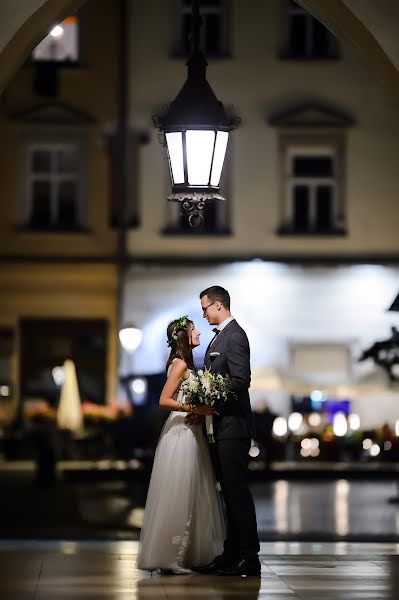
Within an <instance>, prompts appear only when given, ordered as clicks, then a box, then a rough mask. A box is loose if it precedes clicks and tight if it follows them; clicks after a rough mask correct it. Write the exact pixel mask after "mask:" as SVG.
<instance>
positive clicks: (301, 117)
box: [269, 104, 354, 129]
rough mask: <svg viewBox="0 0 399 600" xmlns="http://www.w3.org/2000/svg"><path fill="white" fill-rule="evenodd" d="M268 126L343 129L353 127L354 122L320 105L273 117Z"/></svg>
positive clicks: (348, 117)
mask: <svg viewBox="0 0 399 600" xmlns="http://www.w3.org/2000/svg"><path fill="white" fill-rule="evenodd" d="M269 123H270V125H272V126H273V127H279V128H281V129H283V128H288V127H290V128H291V127H307V128H313V127H331V128H337V129H339V128H343V127H350V126H352V125H354V120H353V119H352V117H350V116H348V115H344V114H343V113H339V112H337V111H335V110H332V109H330V108H326V107H323V106H320V105H315V104H314V105H313V104H309V105H305V106H301V107H297V108H294V109H290V110H288V111H284V112H281V113H278V114H276V115H273V116H272V117H271V118H270V119H269Z"/></svg>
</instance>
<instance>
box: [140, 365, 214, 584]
mask: <svg viewBox="0 0 399 600" xmlns="http://www.w3.org/2000/svg"><path fill="white" fill-rule="evenodd" d="M192 376H193V375H192V373H191V371H190V377H192ZM179 394H180V392H179ZM179 394H175V399H178V398H179ZM185 417H186V413H182V412H178V411H173V412H171V413H170V415H169V417H168V419H167V421H166V422H165V425H164V427H163V429H162V432H161V435H160V438H159V441H158V446H157V449H156V452H155V459H154V466H153V469H152V474H151V481H150V486H149V488H148V495H147V502H146V507H145V512H144V523H143V527H142V530H141V536H140V545H139V555H138V559H137V567H138V568H139V569H143V570H147V571H153V570H156V569H167V570H172V571H173V572H174V573H176V574H188V573H191V570H190V566H194V565H205V564H207V563H209V562H210V561H211V560H212V559H213V558H214V557H215V556H217V555H219V554H221V552H222V550H223V541H224V538H225V526H224V520H223V513H222V507H221V502H220V497H219V494H218V492H217V490H216V481H215V476H214V472H213V468H212V463H211V459H210V455H209V448H208V442H207V441H206V439H205V438H204V436H203V433H202V426H201V425H186V423H185Z"/></svg>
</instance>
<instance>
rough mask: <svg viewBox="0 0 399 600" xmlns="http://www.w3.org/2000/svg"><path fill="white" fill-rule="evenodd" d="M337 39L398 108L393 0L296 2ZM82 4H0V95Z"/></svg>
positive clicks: (398, 38)
mask: <svg viewBox="0 0 399 600" xmlns="http://www.w3.org/2000/svg"><path fill="white" fill-rule="evenodd" d="M297 1H298V2H299V3H300V4H302V6H304V7H305V8H306V9H307V10H308V11H309V12H310V13H312V14H313V15H314V16H315V17H317V18H318V19H319V20H320V21H322V22H323V23H324V24H325V25H326V26H327V27H328V28H329V29H331V30H332V31H333V32H334V33H335V34H336V35H337V36H338V37H340V38H341V39H344V40H346V41H348V42H349V43H352V44H353V45H354V46H355V47H357V48H358V50H359V51H360V52H361V54H362V55H363V56H364V58H365V59H366V60H367V61H368V62H369V64H370V66H371V67H372V68H373V69H374V70H375V71H376V72H377V74H378V76H379V77H380V78H381V79H382V80H383V81H384V82H385V84H386V85H387V86H388V88H389V89H390V90H391V92H392V93H393V95H394V96H395V98H396V100H397V102H398V105H399V35H398V32H399V26H398V23H399V2H395V1H394V0H378V2H376V0H297ZM84 2H85V0H2V2H1V3H0V91H1V90H2V89H3V88H4V86H5V85H6V84H7V83H8V81H9V80H10V78H11V77H12V76H13V75H14V74H15V73H16V71H17V70H18V69H19V67H20V66H21V65H22V63H23V62H24V61H25V60H26V58H27V56H28V55H29V53H30V52H31V51H32V49H33V48H34V47H35V45H36V44H37V43H38V42H39V41H40V40H41V38H42V37H43V32H46V31H48V29H49V28H50V26H51V25H52V24H53V23H55V22H58V21H60V20H61V19H63V18H64V17H65V16H67V15H68V14H70V13H71V12H73V11H75V10H76V9H77V8H79V7H80V6H81V5H82V4H84Z"/></svg>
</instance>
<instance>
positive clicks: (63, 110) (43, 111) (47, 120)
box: [10, 102, 95, 125]
mask: <svg viewBox="0 0 399 600" xmlns="http://www.w3.org/2000/svg"><path fill="white" fill-rule="evenodd" d="M10 116H11V118H12V119H14V120H16V121H20V122H22V123H29V124H31V125H35V124H40V125H41V124H47V125H85V124H87V123H94V121H95V119H94V117H92V116H91V115H90V114H88V113H85V112H83V111H80V110H77V109H76V108H73V107H71V106H68V105H66V104H60V103H59V102H57V103H56V102H52V103H47V104H42V105H40V106H35V107H33V108H28V109H26V110H23V111H20V112H17V113H14V114H12V115H10Z"/></svg>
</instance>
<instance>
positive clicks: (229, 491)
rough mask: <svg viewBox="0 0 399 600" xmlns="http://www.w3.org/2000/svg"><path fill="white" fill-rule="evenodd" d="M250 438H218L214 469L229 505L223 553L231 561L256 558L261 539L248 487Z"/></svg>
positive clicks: (226, 503)
mask: <svg viewBox="0 0 399 600" xmlns="http://www.w3.org/2000/svg"><path fill="white" fill-rule="evenodd" d="M250 445H251V442H250V440H249V439H227V440H217V441H216V443H215V459H216V462H217V465H215V466H216V468H215V471H216V474H217V476H218V478H219V481H220V485H221V488H222V494H223V499H224V502H225V505H226V521H227V523H226V525H227V537H226V540H225V542H224V550H223V556H225V557H226V558H227V559H228V560H232V561H236V560H241V559H244V558H245V559H254V560H257V558H258V556H257V555H258V552H259V550H260V547H259V539H258V532H257V525H256V513H255V506H254V501H253V498H252V494H251V492H250V490H249V487H248V451H249V448H250Z"/></svg>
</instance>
